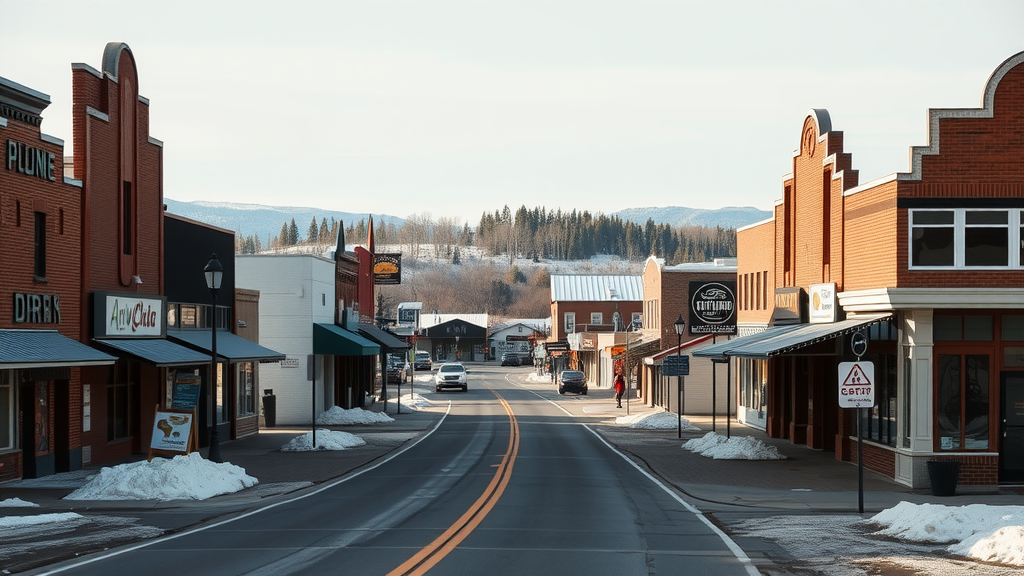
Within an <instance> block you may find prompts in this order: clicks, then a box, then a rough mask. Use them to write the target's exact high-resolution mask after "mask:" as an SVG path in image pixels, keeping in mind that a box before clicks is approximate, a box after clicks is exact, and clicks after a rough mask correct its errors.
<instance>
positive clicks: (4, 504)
mask: <svg viewBox="0 0 1024 576" xmlns="http://www.w3.org/2000/svg"><path fill="white" fill-rule="evenodd" d="M33 506H39V504H34V503H32V502H27V501H25V500H22V499H21V498H8V499H7V500H0V508H31V507H33Z"/></svg>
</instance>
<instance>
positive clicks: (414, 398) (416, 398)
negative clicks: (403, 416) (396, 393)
mask: <svg viewBox="0 0 1024 576" xmlns="http://www.w3.org/2000/svg"><path fill="white" fill-rule="evenodd" d="M401 400H402V409H403V410H405V409H406V408H408V409H409V410H418V409H420V408H430V407H431V406H433V405H434V403H433V402H431V401H430V400H427V399H426V398H424V397H423V396H420V395H419V394H415V393H413V394H403V395H402V398H401ZM388 406H394V407H395V408H394V410H395V411H396V412H397V411H398V399H396V398H388ZM390 409H391V408H389V410H390Z"/></svg>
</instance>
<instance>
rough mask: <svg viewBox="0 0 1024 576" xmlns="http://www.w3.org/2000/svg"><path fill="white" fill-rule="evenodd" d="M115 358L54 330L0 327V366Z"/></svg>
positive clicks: (72, 363)
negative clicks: (1, 328) (6, 328)
mask: <svg viewBox="0 0 1024 576" xmlns="http://www.w3.org/2000/svg"><path fill="white" fill-rule="evenodd" d="M116 361H117V357H116V356H110V355H109V354H104V353H103V352H100V351H99V350H96V349H94V348H90V347H88V346H86V345H85V344H82V343H81V342H79V341H77V340H72V339H71V338H68V337H67V336H64V335H62V334H61V333H60V332H57V331H56V330H0V369H5V370H7V369H13V368H41V367H47V366H103V365H107V364H113V363H114V362H116Z"/></svg>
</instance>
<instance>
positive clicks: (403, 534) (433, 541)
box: [50, 367, 757, 576]
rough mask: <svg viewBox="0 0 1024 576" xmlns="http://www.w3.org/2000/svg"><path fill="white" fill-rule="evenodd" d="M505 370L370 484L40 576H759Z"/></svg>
mask: <svg viewBox="0 0 1024 576" xmlns="http://www.w3.org/2000/svg"><path fill="white" fill-rule="evenodd" d="M506 372H507V371H503V370H501V369H500V368H488V367H480V368H479V369H474V370H473V373H472V374H471V376H470V389H469V392H467V393H465V394H463V393H461V392H451V393H449V394H446V395H445V397H446V398H450V399H451V401H452V406H451V409H450V411H449V413H448V414H447V416H446V417H445V418H444V419H443V421H442V422H441V424H440V425H439V426H438V427H437V428H436V429H435V430H434V431H433V432H432V433H430V434H429V435H428V436H426V437H425V438H424V439H422V441H420V442H419V443H418V444H416V445H415V446H413V447H412V448H410V449H409V450H406V451H404V452H402V453H401V454H400V455H399V456H397V457H395V458H393V459H391V460H388V461H386V462H384V463H383V464H381V465H379V466H377V467H375V468H373V469H371V470H368V471H366V472H365V473H362V474H359V475H356V476H354V477H350V478H348V479H347V480H345V481H343V482H333V483H328V484H326V485H324V486H322V487H320V488H319V489H317V490H315V491H311V492H307V493H305V494H303V495H302V496H301V497H297V498H295V499H291V500H286V501H281V502H278V503H276V504H274V505H272V506H270V507H267V508H263V509H261V510H258V511H254V512H247V513H244V514H239V515H236V516H234V517H229V518H222V519H219V520H217V521H215V522H212V523H210V524H207V525H204V526H201V527H199V528H197V529H194V530H189V531H185V532H182V533H179V534H175V535H173V536H170V537H163V538H157V539H155V540H150V541H145V542H142V543H139V544H136V545H132V546H128V547H123V548H120V549H118V550H115V551H112V552H111V553H106V554H100V555H94V556H90V557H89V558H88V560H86V561H81V562H72V563H65V564H62V565H59V566H54V567H51V569H52V570H53V571H52V572H50V573H67V574H76V575H78V574H86V575H88V574H97V575H98V574H102V575H104V576H106V575H109V574H147V573H160V574H170V573H181V574H189V575H204V574H210V575H218V576H221V575H228V574H239V575H240V574H245V575H263V574H267V575H270V574H274V575H278V574H304V575H310V574H312V575H315V574H332V575H333V574H339V573H348V574H382V575H383V574H425V573H429V574H432V575H455V574H459V575H463V574H489V575H503V574H509V575H512V574H515V575H521V574H538V575H541V574H588V575H601V574H608V575H615V576H623V575H631V574H638V575H639V574H644V575H650V574H672V575H677V574H699V575H709V576H714V575H733V574H736V575H740V574H756V573H757V572H756V571H755V570H753V568H752V567H751V566H750V564H749V562H747V561H745V556H744V555H743V552H742V551H740V550H739V548H737V547H736V546H735V545H734V544H733V543H732V541H731V540H729V539H728V537H726V536H725V535H724V534H722V533H721V532H720V531H719V530H718V529H717V528H715V527H714V526H713V525H712V524H711V523H710V522H708V521H706V520H705V519H704V517H703V516H701V515H699V514H697V513H696V512H695V510H693V508H691V507H689V506H688V505H687V504H686V503H684V502H683V501H682V500H680V499H679V498H678V497H676V496H675V495H673V494H672V493H670V492H669V491H667V490H665V489H664V488H663V487H662V486H661V485H660V484H659V483H657V482H656V481H654V480H653V479H652V478H651V477H650V476H648V475H647V474H646V473H644V472H642V471H641V470H640V469H639V468H638V467H637V466H635V465H634V464H633V463H632V462H631V461H628V460H626V459H625V458H623V457H622V456H621V455H619V454H618V453H617V452H616V451H615V450H613V449H612V448H611V447H610V446H609V445H607V444H606V443H605V442H604V441H603V440H601V439H600V438H599V437H598V436H597V435H596V434H595V433H593V432H591V431H590V430H589V429H588V428H586V427H585V426H582V425H580V424H579V423H578V421H576V420H574V419H573V418H572V417H570V416H569V415H568V414H566V413H563V412H562V411H561V410H560V409H559V408H558V407H557V406H556V405H554V404H552V403H550V402H548V401H547V400H544V399H542V398H541V397H540V396H538V395H537V394H535V393H533V392H531V391H529V390H527V389H524V388H522V387H518V386H514V385H512V384H510V383H508V382H507V381H506V380H505V378H504V375H505V373H506Z"/></svg>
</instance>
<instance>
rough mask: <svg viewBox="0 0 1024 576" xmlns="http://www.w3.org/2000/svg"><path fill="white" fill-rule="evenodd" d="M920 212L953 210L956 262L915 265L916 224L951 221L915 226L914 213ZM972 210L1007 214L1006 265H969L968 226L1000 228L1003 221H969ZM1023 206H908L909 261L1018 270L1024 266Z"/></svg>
mask: <svg viewBox="0 0 1024 576" xmlns="http://www.w3.org/2000/svg"><path fill="white" fill-rule="evenodd" d="M918 212H952V213H953V224H952V227H953V265H951V266H915V265H914V263H913V258H914V229H915V228H946V227H948V225H944V226H939V225H924V226H916V227H915V226H914V214H915V213H918ZM968 212H1001V213H1004V214H1006V215H1007V218H1006V228H1007V234H1006V236H1007V252H1008V258H1007V265H1006V266H968V265H966V264H965V259H966V230H967V229H968V228H977V227H984V228H1000V227H1002V225H1001V224H978V225H969V224H967V213H968ZM1022 213H1024V209H1021V208H913V209H909V210H907V265H908V268H909V269H910V270H1014V269H1020V268H1022V267H1024V262H1021V249H1020V246H1021V242H1024V218H1022V216H1021V214H1022Z"/></svg>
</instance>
